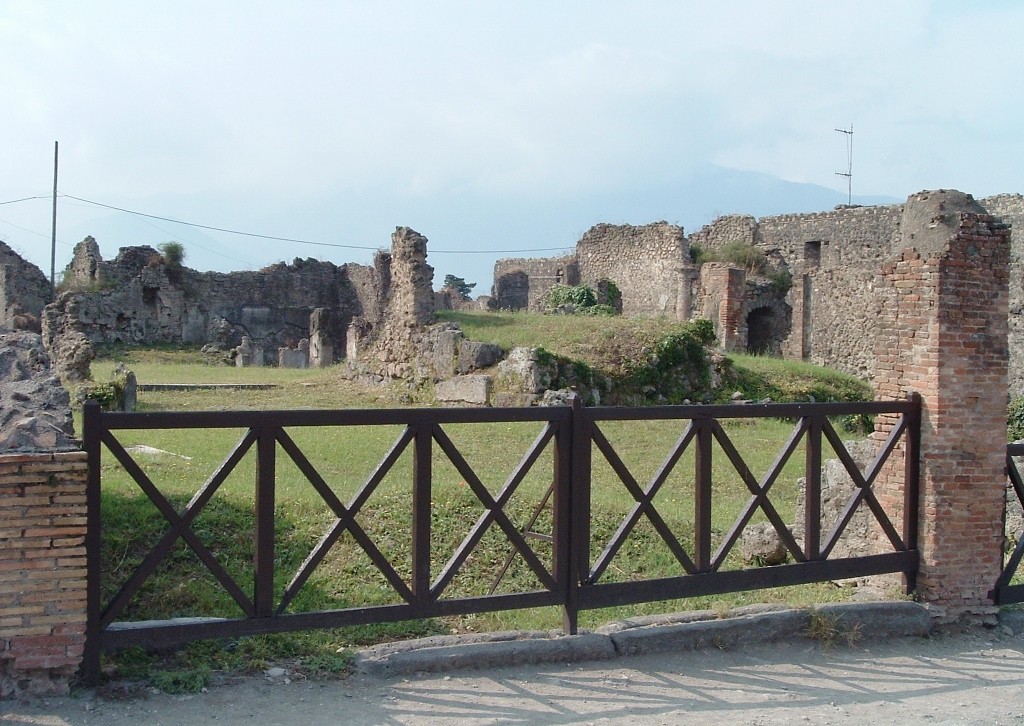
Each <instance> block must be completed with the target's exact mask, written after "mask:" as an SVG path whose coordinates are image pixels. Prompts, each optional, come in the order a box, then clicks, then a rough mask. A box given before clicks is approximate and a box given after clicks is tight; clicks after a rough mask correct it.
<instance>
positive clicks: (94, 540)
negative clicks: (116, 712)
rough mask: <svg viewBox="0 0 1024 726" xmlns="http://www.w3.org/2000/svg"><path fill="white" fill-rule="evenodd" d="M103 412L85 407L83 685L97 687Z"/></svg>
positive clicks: (92, 405) (96, 406)
mask: <svg viewBox="0 0 1024 726" xmlns="http://www.w3.org/2000/svg"><path fill="white" fill-rule="evenodd" d="M102 426H103V419H102V410H101V408H100V405H99V403H97V402H96V401H86V402H85V405H84V406H83V407H82V445H83V448H84V449H85V454H86V457H88V461H89V463H88V466H89V474H88V479H87V480H86V485H85V502H86V504H85V506H86V512H85V521H86V525H85V573H86V574H85V577H86V590H85V648H84V650H83V652H82V665H81V670H82V682H83V684H84V685H87V686H94V685H96V684H97V683H99V679H100V653H101V648H100V615H101V613H100V608H101V607H102V606H103V603H102V600H101V597H102V593H101V589H100V588H101V587H102V582H101V580H100V573H101V571H102V566H101V555H102V551H101V549H102V541H103V540H102V531H101V529H100V526H101V521H100V493H101V492H100V448H101V440H102V436H103V430H102Z"/></svg>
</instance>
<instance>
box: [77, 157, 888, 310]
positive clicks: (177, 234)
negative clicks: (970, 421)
mask: <svg viewBox="0 0 1024 726" xmlns="http://www.w3.org/2000/svg"><path fill="white" fill-rule="evenodd" d="M98 201H104V202H109V203H114V204H118V205H119V206H124V207H126V208H129V209H135V210H138V211H144V212H147V213H149V214H157V215H160V216H166V217H171V218H175V219H182V220H186V221H192V222H197V223H201V224H207V225H212V226H218V227H225V228H229V229H238V230H241V231H246V232H253V233H258V234H264V235H269V236H279V237H287V238H290V239H293V240H306V241H309V242H318V243H326V245H327V246H321V245H317V244H302V243H299V242H282V241H275V240H266V239H259V238H250V237H244V236H238V235H232V234H226V233H223V232H216V231H210V230H203V229H198V228H195V227H188V226H184V225H179V224H174V223H171V222H164V221H159V220H152V219H147V218H143V217H137V216H133V215H130V214H125V213H121V212H114V213H111V214H99V215H98V216H97V217H95V218H94V219H93V220H92V221H90V222H88V223H84V224H78V225H75V226H73V227H71V228H70V229H67V230H63V233H62V234H63V237H64V238H65V239H74V240H79V239H82V238H83V237H85V236H86V235H92V236H93V237H95V238H96V240H97V241H98V242H99V243H100V248H101V250H102V252H103V255H104V257H113V256H114V255H115V254H116V252H117V249H118V248H120V247H123V246H126V245H138V244H149V245H153V246H156V245H158V244H159V243H161V242H165V241H168V240H175V241H179V242H181V243H182V244H183V245H184V246H185V249H186V252H187V258H186V261H185V264H186V265H188V266H189V267H193V268H195V269H200V270H207V269H215V270H235V269H257V268H260V267H263V266H265V265H267V264H270V263H273V262H276V261H280V260H284V261H289V260H291V259H292V258H294V257H316V258H319V259H327V260H331V261H333V262H336V263H338V264H340V263H343V262H358V263H361V264H368V263H370V261H371V260H372V255H373V250H375V249H378V248H388V247H389V246H390V241H391V240H390V234H391V232H392V231H393V230H394V228H395V227H396V226H409V227H413V228H414V229H416V230H417V231H419V232H421V233H423V234H425V235H426V236H427V237H428V238H429V240H430V248H429V254H430V259H429V261H430V263H431V264H432V265H433V266H434V268H435V281H436V283H437V284H440V281H441V280H442V279H443V278H444V276H445V275H446V274H453V275H457V276H459V277H463V278H465V279H466V280H467V281H468V282H476V283H477V288H476V291H477V292H479V293H486V292H487V291H488V290H489V288H490V285H491V275H492V271H493V266H494V262H495V260H497V259H499V258H503V257H548V256H553V255H556V254H559V252H560V251H563V252H564V251H571V250H572V248H573V247H574V246H575V244H576V241H577V240H578V239H579V238H580V236H582V234H583V233H584V232H585V231H586V230H587V229H589V228H590V227H591V226H593V225H594V224H598V223H601V222H607V223H612V224H646V223H648V222H653V221H658V220H666V221H668V222H672V223H675V224H681V225H682V226H683V227H684V229H685V230H686V231H687V233H690V232H694V231H697V230H698V229H699V228H700V227H701V226H703V225H705V224H707V223H709V222H711V221H712V220H714V219H715V218H716V217H718V216H721V215H723V214H752V215H754V216H757V217H763V216H770V215H775V214H785V213H794V212H815V211H824V210H828V209H832V208H833V207H835V206H836V205H837V204H844V203H845V202H846V195H845V194H842V193H841V192H838V191H836V190H834V189H829V188H826V187H822V186H818V185H815V184H800V183H795V182H788V181H785V180H782V179H779V178H776V177H773V176H770V175H768V174H761V173H757V172H747V171H739V170H735V169H725V168H721V167H715V166H705V167H702V168H701V169H699V170H698V171H696V172H692V173H680V174H679V175H678V177H677V178H676V179H675V180H673V181H672V182H670V183H665V182H658V183H653V182H652V183H651V184H649V185H633V186H630V187H626V188H620V189H615V188H612V189H609V190H608V191H606V192H603V193H600V194H583V193H581V194H578V195H574V194H571V193H570V194H562V195H560V196H558V197H545V196H542V195H539V194H533V195H519V196H498V195H487V194H479V193H474V192H470V191H466V190H454V191H447V192H442V193H440V194H435V195H433V196H429V197H426V196H424V197H411V196H402V195H399V194H395V193H393V192H390V191H386V190H383V189H368V190H363V191H361V192H360V193H358V194H352V193H349V192H346V193H338V194H329V193H325V194H323V195H320V196H319V197H317V198H308V197H307V198H303V199H299V200H290V201H280V200H274V199H254V198H253V197H252V196H247V195H241V194H240V195H237V196H236V195H217V196H216V197H211V196H203V197H199V196H195V197H189V196H170V195H168V196H166V197H160V198H154V199H148V200H114V201H112V202H111V201H110V200H98ZM853 201H854V203H856V204H894V203H899V202H901V201H903V200H902V199H897V198H894V197H882V196H857V197H854V200H853ZM333 245H347V247H335V246H333ZM354 248H361V249H354ZM538 248H540V249H542V251H526V252H522V251H521V250H534V249H538Z"/></svg>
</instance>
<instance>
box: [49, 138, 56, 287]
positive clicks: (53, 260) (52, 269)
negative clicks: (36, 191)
mask: <svg viewBox="0 0 1024 726" xmlns="http://www.w3.org/2000/svg"><path fill="white" fill-rule="evenodd" d="M56 291H57V142H56V141H54V142H53V224H52V225H51V226H50V294H51V295H54V294H55V293H56Z"/></svg>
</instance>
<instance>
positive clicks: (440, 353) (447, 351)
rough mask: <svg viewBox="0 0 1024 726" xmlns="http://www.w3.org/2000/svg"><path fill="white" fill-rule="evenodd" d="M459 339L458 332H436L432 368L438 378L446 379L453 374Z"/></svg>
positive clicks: (460, 334) (460, 333)
mask: <svg viewBox="0 0 1024 726" xmlns="http://www.w3.org/2000/svg"><path fill="white" fill-rule="evenodd" d="M461 339H462V332H461V331H459V330H441V331H438V333H437V339H436V342H435V343H434V346H433V359H434V360H433V368H434V374H435V375H436V376H437V377H438V378H448V377H449V376H450V375H452V374H453V373H454V372H455V356H456V351H457V350H458V349H459V341H460V340H461Z"/></svg>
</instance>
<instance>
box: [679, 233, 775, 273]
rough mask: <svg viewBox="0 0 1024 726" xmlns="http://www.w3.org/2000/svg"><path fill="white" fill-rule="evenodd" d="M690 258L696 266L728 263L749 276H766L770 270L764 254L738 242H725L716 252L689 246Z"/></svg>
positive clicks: (745, 243)
mask: <svg viewBox="0 0 1024 726" xmlns="http://www.w3.org/2000/svg"><path fill="white" fill-rule="evenodd" d="M690 258H691V259H692V260H693V261H694V263H695V264H698V265H702V264H704V263H705V262H728V263H729V264H731V265H735V266H736V267H742V268H743V269H744V270H746V271H747V273H748V274H751V275H767V274H768V273H769V270H770V269H771V266H770V265H769V264H768V258H767V257H765V256H764V252H762V251H761V250H760V249H758V248H757V247H755V246H754V245H752V244H750V243H749V242H741V241H740V240H733V241H732V242H726V243H725V244H724V245H722V246H721V247H719V248H718V249H717V250H706V249H704V248H702V247H700V246H698V245H690Z"/></svg>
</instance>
